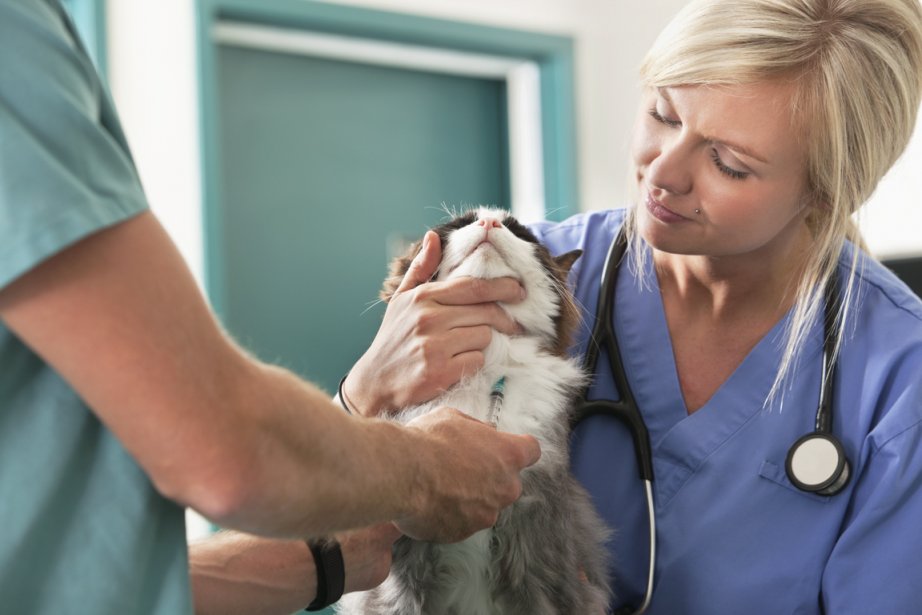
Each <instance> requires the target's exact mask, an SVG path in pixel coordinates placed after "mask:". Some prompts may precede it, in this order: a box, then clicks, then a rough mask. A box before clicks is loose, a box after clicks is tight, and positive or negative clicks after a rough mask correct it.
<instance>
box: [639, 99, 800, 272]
mask: <svg viewBox="0 0 922 615" xmlns="http://www.w3.org/2000/svg"><path fill="white" fill-rule="evenodd" d="M791 95H792V88H791V86H790V85H789V84H787V83H784V82H781V81H777V82H775V81H768V82H762V83H758V84H754V85H739V86H683V87H667V88H661V89H655V88H649V89H648V90H647V91H646V92H645V94H644V100H643V102H642V104H641V108H640V113H639V115H638V119H637V124H636V127H635V131H634V139H633V145H632V155H633V160H634V165H635V171H636V181H637V187H638V190H639V202H638V203H637V210H638V211H637V222H638V229H639V231H640V233H641V235H642V236H643V237H644V239H646V240H647V242H648V243H650V244H651V245H652V246H653V247H654V248H656V249H658V250H661V251H664V252H669V253H674V254H701V255H708V256H715V257H722V256H741V255H749V256H752V257H755V258H762V257H766V256H770V255H771V254H772V253H773V252H774V251H777V250H781V251H787V250H789V249H790V248H791V247H792V245H793V244H792V243H791V241H792V240H796V239H798V238H801V239H802V238H803V237H804V236H805V235H804V233H805V232H806V225H805V222H804V218H805V216H806V213H807V211H808V207H809V203H808V199H807V198H806V196H805V195H806V192H807V191H806V157H805V152H804V146H803V144H802V143H801V141H800V140H799V139H798V135H796V134H795V128H794V126H795V125H796V124H795V123H794V122H793V118H792V111H791V105H790V99H791ZM696 210H697V212H698V213H696Z"/></svg>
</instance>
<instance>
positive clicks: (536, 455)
mask: <svg viewBox="0 0 922 615" xmlns="http://www.w3.org/2000/svg"><path fill="white" fill-rule="evenodd" d="M512 437H513V438H515V440H516V444H518V446H519V451H520V452H521V453H522V459H521V467H522V468H527V467H528V466H531V465H534V464H536V463H538V460H539V459H541V445H540V444H538V440H537V439H536V438H535V437H534V436H530V435H515V436H512Z"/></svg>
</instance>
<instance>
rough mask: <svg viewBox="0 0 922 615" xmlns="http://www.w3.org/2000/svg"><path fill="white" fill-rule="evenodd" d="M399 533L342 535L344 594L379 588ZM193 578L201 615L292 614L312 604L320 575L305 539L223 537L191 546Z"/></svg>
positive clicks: (380, 530) (385, 529)
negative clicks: (344, 573) (344, 571)
mask: <svg viewBox="0 0 922 615" xmlns="http://www.w3.org/2000/svg"><path fill="white" fill-rule="evenodd" d="M398 536H399V532H398V531H397V530H396V529H395V528H394V527H393V526H390V525H387V524H382V525H378V526H374V527H369V528H364V529H361V530H355V531H352V532H346V533H342V534H339V535H338V536H337V539H338V540H339V542H340V545H341V548H342V554H343V562H344V565H345V568H346V577H345V592H344V593H349V592H353V591H361V590H367V589H371V588H372V587H376V586H377V585H379V584H380V583H381V582H382V581H383V580H384V579H385V578H386V577H387V573H388V570H389V568H390V561H391V558H390V549H391V545H392V544H393V542H394V540H396V538H397V537H398ZM189 575H190V578H191V582H192V594H193V600H194V603H195V612H196V613H197V614H198V615H210V614H212V613H213V614H215V615H235V614H238V613H239V614H240V615H273V614H278V615H288V614H289V613H293V612H295V611H298V610H300V609H303V608H304V607H305V606H306V605H308V604H310V602H311V601H312V600H313V599H314V597H315V596H316V593H317V572H316V569H315V567H314V559H313V556H312V555H311V552H310V550H309V549H308V548H307V545H306V544H305V543H304V542H303V541H301V540H278V539H271V538H261V537H257V536H251V535H248V534H242V533H239V532H221V533H219V534H216V535H214V536H212V537H210V538H206V539H203V540H200V541H197V542H195V543H193V544H191V545H189Z"/></svg>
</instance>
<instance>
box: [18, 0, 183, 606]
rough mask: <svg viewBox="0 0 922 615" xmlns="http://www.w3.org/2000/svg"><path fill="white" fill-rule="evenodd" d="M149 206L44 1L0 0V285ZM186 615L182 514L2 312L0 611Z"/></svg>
mask: <svg viewBox="0 0 922 615" xmlns="http://www.w3.org/2000/svg"><path fill="white" fill-rule="evenodd" d="M146 208H147V202H146V200H145V198H144V193H143V191H142V189H141V183H140V181H139V180H138V176H137V173H136V172H135V169H134V165H133V163H132V160H131V155H130V154H129V152H128V145H127V143H126V142H125V137H124V135H123V134H122V131H121V128H120V127H119V123H118V119H117V118H116V115H115V110H114V108H113V106H112V103H111V101H110V100H109V97H108V94H107V93H106V92H105V89H104V87H103V86H102V84H101V83H100V81H99V78H98V77H97V76H96V73H95V70H94V69H93V66H92V64H91V63H90V60H89V58H88V57H87V55H86V53H85V52H84V50H83V48H82V46H81V45H80V43H79V41H78V40H77V38H76V35H75V34H74V29H73V26H72V24H71V23H70V21H69V20H68V19H67V17H66V15H65V14H64V12H63V9H62V8H61V6H60V5H59V4H58V3H57V2H56V1H54V0H0V288H3V287H5V286H6V285H7V284H9V283H10V282H12V281H13V280H15V279H17V278H18V277H19V276H21V275H23V274H24V273H26V272H27V271H29V270H30V269H32V268H33V267H35V266H36V265H37V264H39V263H41V262H42V261H43V260H45V259H46V258H48V257H50V256H52V255H54V254H56V253H58V252H59V251H60V250H62V249H64V248H65V247H67V246H69V245H71V244H73V243H74V242H76V241H78V240H80V239H82V238H84V237H86V236H88V235H90V234H92V233H94V232H96V231H99V230H100V229H102V228H105V227H107V226H110V225H113V224H117V223H119V222H121V221H123V220H126V219H128V218H130V217H132V216H134V215H136V214H137V213H139V212H142V211H144V210H145V209H146ZM191 612H192V599H191V593H190V589H189V572H188V563H187V553H186V537H185V521H184V511H183V509H182V508H181V507H180V506H178V505H177V504H176V503H174V502H171V501H169V500H167V499H166V498H164V497H163V496H162V495H160V494H159V493H158V492H157V490H156V489H155V488H154V486H153V485H152V484H151V481H150V479H149V478H148V477H147V476H146V475H145V473H144V471H143V470H142V469H141V468H140V467H139V465H138V464H137V462H136V461H135V460H134V459H133V458H132V457H131V455H130V454H129V453H128V452H127V451H126V450H125V448H124V447H123V446H122V445H121V443H120V442H119V441H118V439H116V437H115V436H114V435H113V434H112V432H110V431H109V430H108V429H107V428H106V427H105V425H103V424H102V423H101V422H100V421H99V419H98V418H97V417H96V415H95V414H93V412H92V411H91V410H90V409H89V408H88V407H87V405H86V404H85V403H84V402H83V400H82V399H81V398H80V397H79V396H78V395H77V393H76V392H75V391H74V390H73V389H72V388H71V387H70V385H69V384H68V383H67V382H66V381H64V379H63V378H61V377H60V375H59V374H58V373H56V372H55V370H54V369H53V368H52V367H51V366H50V365H48V364H47V363H45V361H43V360H42V358H41V357H40V356H38V355H37V354H35V353H34V352H33V351H32V349H31V348H29V347H28V346H26V345H25V344H24V343H23V342H22V341H21V340H19V339H18V338H17V337H16V336H15V335H14V334H13V333H12V332H11V331H10V330H9V329H7V328H6V327H5V326H4V325H3V323H2V321H0V613H9V614H11V615H12V614H16V615H40V614H48V615H61V614H63V613H80V614H83V613H87V614H90V613H92V614H94V615H95V614H100V615H102V614H106V615H108V614H125V615H128V614H139V615H140V614H144V615H154V614H162V615H182V614H184V613H191Z"/></svg>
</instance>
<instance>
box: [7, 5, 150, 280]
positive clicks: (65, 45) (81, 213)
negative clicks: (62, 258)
mask: <svg viewBox="0 0 922 615" xmlns="http://www.w3.org/2000/svg"><path fill="white" fill-rule="evenodd" d="M146 207H147V203H146V199H145V197H144V194H143V191H142V188H141V183H140V180H139V178H138V175H137V172H136V170H135V168H134V163H133V161H132V159H131V155H130V154H129V150H128V145H127V143H126V141H125V137H124V134H123V133H122V131H121V128H120V127H119V124H118V120H117V118H116V116H115V111H114V109H113V106H112V102H111V100H110V99H109V96H108V94H107V93H106V91H105V88H104V87H103V85H102V83H101V82H100V79H99V78H98V76H97V75H96V72H95V69H94V68H93V66H92V64H91V63H90V60H89V58H88V57H87V55H86V53H85V52H84V51H83V49H82V47H81V45H80V43H79V39H78V38H77V36H76V34H75V33H74V30H73V26H72V24H71V23H70V21H69V19H67V18H66V16H65V15H64V13H63V10H62V9H61V8H60V5H58V4H57V3H56V2H49V1H43V0H26V1H11V0H0V288H2V287H4V286H6V285H7V284H9V283H10V282H11V281H12V280H14V279H16V278H17V277H18V276H20V275H22V274H23V273H24V272H26V271H27V270H29V269H30V268H32V267H34V266H35V265H36V264H38V263H39V262H41V261H42V260H44V259H46V258H47V257H49V256H51V255H52V254H54V253H56V252H58V251H59V250H61V249H62V248H64V247H66V246H67V245H69V244H72V243H74V242H76V241H77V240H79V239H81V238H82V237H85V236H86V235H88V234H90V233H93V232H94V231H97V230H99V229H101V228H104V227H106V226H109V225H111V224H114V223H116V222H119V221H121V220H124V219H126V218H128V217H130V216H132V215H134V214H136V213H138V212H140V211H142V210H144V209H145V208H146Z"/></svg>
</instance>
